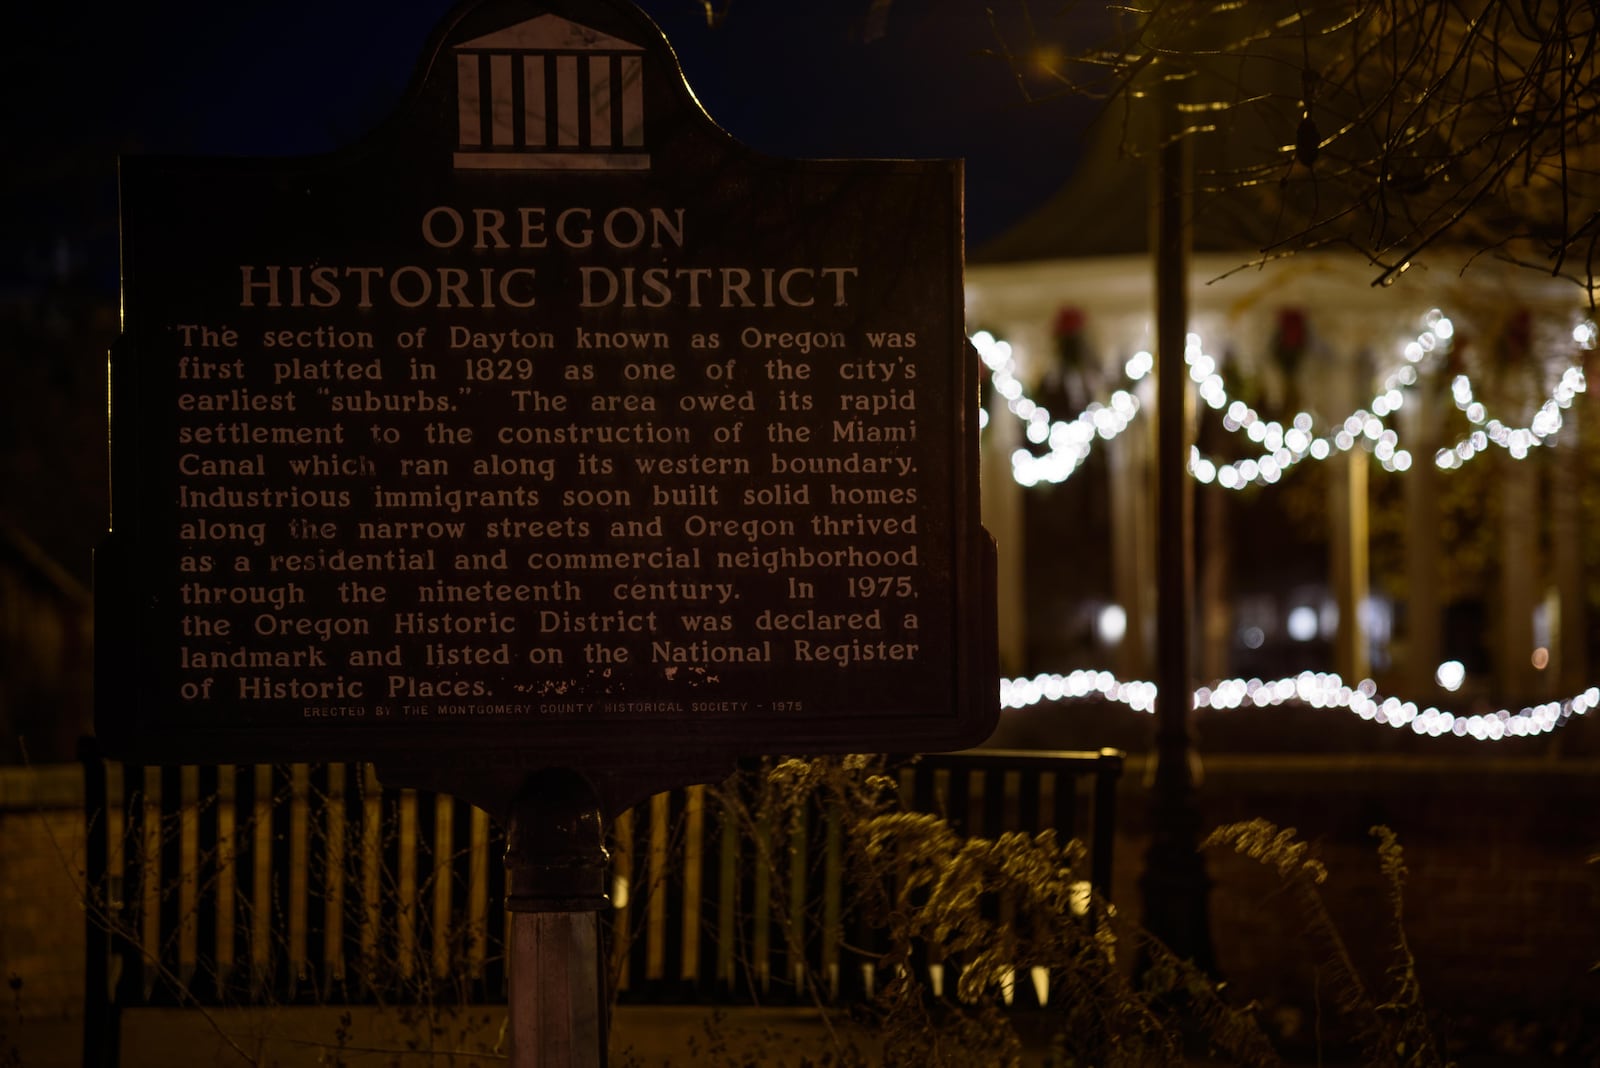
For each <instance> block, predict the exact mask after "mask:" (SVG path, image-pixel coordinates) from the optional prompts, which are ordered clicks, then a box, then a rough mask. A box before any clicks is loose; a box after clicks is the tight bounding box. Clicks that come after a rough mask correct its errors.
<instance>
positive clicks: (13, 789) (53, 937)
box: [0, 764, 84, 1018]
mask: <svg viewBox="0 0 1600 1068" xmlns="http://www.w3.org/2000/svg"><path fill="white" fill-rule="evenodd" d="M82 808H83V778H82V775H81V773H80V772H79V770H78V768H77V766H76V765H70V764H68V765H51V766H47V767H43V768H33V769H27V768H3V767H0V979H3V980H4V981H5V982H6V984H7V986H6V988H5V992H4V995H0V996H6V997H7V998H8V1000H10V1001H11V1006H12V1007H15V1008H16V1009H17V1010H20V1012H21V1014H22V1015H23V1016H24V1017H25V1018H45V1017H51V1016H61V1015H70V1014H75V1013H77V1012H78V1011H79V1009H80V1006H81V1004H82V999H83V952H84V938H83V927H84V925H83V910H82V908H81V907H79V902H80V901H81V900H82V896H81V889H80V888H81V887H82V885H83V856H84V832H83V813H82ZM19 984H20V985H19ZM13 992H14V996H13Z"/></svg>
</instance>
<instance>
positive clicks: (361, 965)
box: [84, 750, 1123, 1028]
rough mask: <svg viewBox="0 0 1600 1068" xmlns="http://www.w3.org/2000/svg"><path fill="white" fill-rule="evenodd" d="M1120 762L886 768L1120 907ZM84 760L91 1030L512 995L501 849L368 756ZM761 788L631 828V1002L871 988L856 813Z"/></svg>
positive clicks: (874, 942)
mask: <svg viewBox="0 0 1600 1068" xmlns="http://www.w3.org/2000/svg"><path fill="white" fill-rule="evenodd" d="M1122 763H1123V758H1122V754H1121V753H1120V752H1118V751H1115V750H1103V751H1101V752H1099V753H1045V752H1012V751H990V750H974V751H969V752H965V753H957V754H941V755H928V756H920V757H908V758H893V759H892V760H891V761H890V762H889V765H888V768H889V773H890V774H891V775H892V776H894V777H895V779H896V782H897V785H898V788H899V794H900V800H901V802H902V803H903V805H904V806H905V807H906V808H908V809H910V810H912V811H917V812H926V813H936V814H939V815H942V816H944V817H945V818H946V819H947V820H948V821H949V822H950V824H951V825H952V827H953V828H954V829H956V830H957V831H958V832H961V833H964V834H968V835H980V836H985V837H995V836H997V835H999V834H1000V833H1002V832H1005V831H1024V832H1030V833H1036V832H1038V831H1041V830H1044V829H1047V828H1054V829H1056V830H1057V831H1058V832H1059V834H1060V835H1061V837H1063V838H1067V837H1075V838H1079V839H1081V840H1083V841H1084V842H1085V843H1086V844H1087V848H1088V860H1089V871H1088V880H1087V881H1088V882H1089V883H1091V884H1092V885H1093V887H1094V889H1095V890H1096V891H1097V892H1098V895H1099V897H1100V898H1102V899H1108V898H1109V897H1110V893H1111V864H1112V841H1113V831H1114V824H1115V811H1116V809H1115V798H1116V786H1117V781H1118V778H1119V777H1120V775H1121V771H1122ZM84 769H85V794H84V797H85V809H86V816H87V820H88V832H89V833H88V851H87V854H86V855H87V862H88V864H87V866H88V871H87V873H86V874H87V876H88V886H89V888H90V892H89V900H88V902H87V906H88V907H87V915H88V958H87V965H88V970H87V984H88V991H87V998H86V1019H87V1020H88V1025H89V1026H90V1027H91V1028H92V1027H94V1026H96V1020H97V1019H98V1020H99V1021H100V1022H101V1023H102V1024H104V1023H105V1022H107V1021H108V1020H109V1021H110V1022H113V1023H114V1022H115V1015H114V1014H115V1012H116V1011H118V1010H119V1009H121V1008H123V1007H134V1006H143V1005H190V1004H208V1005H251V1004H275V1005H288V1004H359V1003H364V1002H392V1001H416V1000H422V999H434V1000H450V1001H453V1002H495V1001H500V1000H503V999H504V997H505V968H504V954H503V947H504V944H505V939H506V931H507V916H506V912H505V909H504V901H503V897H504V885H503V878H504V877H503V870H502V865H501V860H500V857H501V855H502V853H503V851H504V841H503V838H502V832H501V830H500V829H499V828H498V827H497V826H496V825H495V824H494V823H493V822H492V821H491V820H490V819H489V817H488V815H487V814H486V813H484V812H483V811H481V810H479V809H475V808H472V807H471V806H468V805H466V804H464V803H459V802H457V801H455V800H454V799H453V798H451V797H449V796H446V795H435V794H430V793H427V792H423V791H417V790H408V789H390V788H384V787H381V786H380V785H379V783H378V782H377V781H376V779H375V777H374V775H373V773H372V771H371V769H370V767H369V766H365V765H344V764H325V765H311V764H293V765H240V766H195V765H187V766H181V767H155V766H128V765H121V764H116V763H109V762H105V761H102V760H100V759H98V757H97V756H95V755H94V754H93V753H92V752H88V751H86V753H85V759H84ZM760 782H761V776H759V775H752V774H750V773H749V772H746V773H744V774H743V775H742V777H736V778H735V779H734V780H730V782H729V783H727V784H724V785H723V786H721V787H708V786H691V787H687V788H684V789H680V790H674V791H671V792H668V793H662V794H658V795H656V796H655V797H653V798H651V799H649V800H648V801H647V802H645V803H643V804H641V805H639V806H637V807H636V808H634V809H632V810H630V811H628V812H625V813H623V814H622V815H621V816H620V817H619V818H617V819H616V820H614V821H613V825H612V827H611V841H610V848H611V855H612V870H613V901H612V912H611V916H610V928H611V965H612V981H613V984H614V988H615V990H616V992H617V994H618V996H619V997H620V998H621V999H623V1000H642V1001H653V1002H664V1003H670V1002H706V1001H721V1002H733V1003H739V1002H746V1003H748V1002H751V1001H756V1002H763V1003H765V1002H784V1001H795V1000H800V999H804V1000H806V1001H810V1000H812V999H814V998H821V999H823V1000H849V999H855V998H860V997H863V996H870V994H871V993H872V991H873V989H874V985H875V982H876V975H875V970H876V968H877V965H876V963H875V957H874V953H875V950H876V949H877V948H878V947H880V946H881V945H882V932H880V931H875V930H873V929H872V928H871V926H870V924H868V923H867V921H866V919H865V918H864V917H863V915H862V914H861V911H860V910H859V909H857V908H856V905H855V901H854V894H853V888H852V886H851V882H850V873H849V871H848V864H847V861H846V850H845V843H844V839H843V817H844V813H842V812H841V811H840V810H839V806H838V802H831V803H824V802H823V801H820V800H818V799H816V798H815V797H814V798H812V799H811V800H809V801H808V802H807V803H805V804H800V805H795V804H786V803H785V799H783V798H781V797H775V796H773V794H772V792H771V791H770V789H769V790H767V791H766V793H765V795H764V796H763V795H761V787H760V786H759V783H760ZM741 784H742V786H741ZM741 789H742V790H743V793H740V792H739V791H740V790H741ZM926 963H927V964H928V966H929V967H930V968H934V969H935V973H934V974H935V985H936V986H937V985H938V983H937V964H938V962H937V961H929V962H926ZM1032 979H1033V981H1032V982H1022V983H1018V984H1017V986H1016V1001H1017V1003H1018V1004H1019V1005H1028V1004H1038V1003H1042V1002H1045V1001H1047V1000H1048V997H1049V991H1048V978H1047V977H1040V976H1033V977H1032Z"/></svg>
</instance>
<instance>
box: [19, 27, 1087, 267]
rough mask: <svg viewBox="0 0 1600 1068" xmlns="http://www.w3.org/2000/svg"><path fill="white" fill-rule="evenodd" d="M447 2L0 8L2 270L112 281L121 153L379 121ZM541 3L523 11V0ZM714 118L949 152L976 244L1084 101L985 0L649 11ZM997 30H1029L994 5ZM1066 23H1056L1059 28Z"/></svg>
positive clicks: (791, 141)
mask: <svg viewBox="0 0 1600 1068" xmlns="http://www.w3.org/2000/svg"><path fill="white" fill-rule="evenodd" d="M717 2H719V3H721V4H724V5H726V4H727V3H728V0H717ZM451 6H452V4H451V3H450V2H449V0H412V2H408V3H399V4H396V3H392V2H380V0H338V2H332V3H330V2H325V0H324V2H313V0H277V2H271V3H268V2H262V0H246V2H240V3H226V4H220V3H199V2H195V0H176V2H173V0H168V2H165V3H158V4H151V5H116V6H112V5H108V4H93V5H90V6H89V7H87V8H85V7H83V6H81V5H67V4H48V5H46V4H35V5H29V6H28V8H27V9H26V10H24V11H23V12H22V13H21V14H20V15H13V16H12V17H11V18H10V19H9V20H8V22H9V23H10V25H9V27H8V32H7V33H5V34H4V36H5V38H6V43H5V45H4V46H3V47H4V50H5V54H4V59H3V62H0V85H3V92H4V99H5V100H6V101H7V106H6V107H5V109H4V123H5V126H4V137H5V144H6V150H5V152H4V157H5V159H6V160H7V162H6V163H5V164H4V165H3V174H4V177H3V181H4V186H3V188H4V192H5V195H4V219H3V222H4V228H3V236H0V241H3V243H4V258H3V263H4V276H3V277H0V281H3V282H4V283H5V284H7V285H11V284H14V283H15V282H17V281H19V280H21V279H20V278H19V275H20V276H21V278H27V277H37V276H38V275H39V274H41V272H42V273H46V274H59V273H60V271H61V270H63V269H74V273H77V272H81V271H84V270H87V272H88V273H89V274H90V275H92V276H93V277H94V279H95V280H96V284H97V285H99V286H103V287H107V288H114V285H115V236H114V235H115V183H114V171H115V158H116V156H117V154H118V153H120V152H153V153H177V154H200V155H297V154H307V153H316V152H324V151H328V150H330V149H333V148H337V147H339V146H340V145H342V144H345V143H348V142H350V141H352V140H354V139H355V138H356V137H358V136H359V135H360V134H362V133H364V132H365V131H367V130H368V129H370V128H372V127H373V126H374V125H376V124H377V122H378V121H379V120H380V119H381V118H382V117H383V116H384V115H386V114H387V113H388V112H389V110H390V109H391V108H392V107H393V106H394V104H395V103H396V102H397V101H398V100H399V98H400V96H401V94H402V92H403V90H404V87H405V85H406V84H407V82H408V80H409V79H410V77H411V73H412V71H413V69H414V66H415V64H416V62H417V60H418V59H419V57H420V52H421V50H422V48H423V46H424V44H425V42H426V41H427V39H428V36H429V34H430V32H431V31H432V29H433V28H434V26H435V25H436V24H437V23H438V22H439V21H440V20H441V19H442V17H443V16H444V15H445V14H446V13H447V12H448V11H449V10H450V8H451ZM533 6H536V5H533ZM642 6H643V7H644V8H645V9H646V11H647V12H648V13H650V14H651V15H652V17H654V18H655V19H656V21H657V22H658V23H659V24H660V25H661V27H662V28H663V30H664V31H665V32H666V35H667V38H668V40H669V41H670V42H671V43H672V45H673V47H674V48H675V49H676V50H677V52H678V54H679V57H680V60H681V62H682V64H683V66H684V69H685V73H686V75H687V78H688V81H689V84H690V86H691V87H692V88H693V89H694V91H695V93H696V95H697V96H698V97H699V98H700V100H701V102H702V103H703V104H704V105H705V106H706V109H707V110H708V111H709V113H710V114H711V116H712V117H713V118H714V119H715V120H717V121H718V122H719V123H720V124H721V125H722V126H723V127H724V128H725V129H727V130H728V131H730V132H731V133H733V134H734V136H736V137H738V138H739V139H741V140H743V141H744V142H746V143H747V144H749V145H750V146H752V147H754V148H757V149H759V150H761V151H763V152H767V153H770V154H773V155H780V156H794V157H818V158H820V157H921V158H962V159H965V160H966V161H967V162H966V166H967V172H966V173H967V183H968V187H967V231H968V247H969V249H973V248H977V247H978V246H980V245H981V244H982V243H983V242H984V241H986V240H988V239H989V238H992V237H994V236H995V235H996V234H998V233H1000V232H1001V231H1003V230H1004V229H1005V228H1006V227H1008V226H1010V225H1012V224H1014V223H1016V222H1017V221H1018V220H1019V219H1020V218H1022V217H1023V216H1025V215H1026V214H1027V212H1028V211H1029V210H1030V209H1032V208H1033V207H1036V206H1037V205H1038V204H1039V203H1040V202H1041V201H1043V200H1044V199H1045V198H1046V197H1047V196H1048V195H1049V194H1050V193H1052V192H1053V191H1054V190H1055V189H1056V188H1058V187H1059V186H1060V185H1061V184H1062V182H1063V181H1064V179H1065V178H1066V176H1067V174H1068V173H1069V171H1070V169H1071V167H1072V164H1073V162H1074V161H1075V159H1076V155H1077V152H1078V148H1079V144H1080V139H1081V136H1082V132H1083V130H1084V128H1085V126H1086V125H1087V122H1088V119H1089V118H1090V117H1091V116H1092V115H1093V114H1094V106H1093V105H1092V104H1089V103H1086V102H1083V101H1072V100H1059V99H1058V100H1054V101H1049V102H1042V103H1041V102H1031V103H1030V102H1029V101H1028V100H1027V99H1025V97H1024V94H1023V93H1022V91H1021V90H1020V89H1019V87H1018V85H1017V82H1016V79H1015V77H1014V74H1013V72H1012V69H1011V68H1010V67H1009V66H1008V65H1007V63H1006V62H1004V61H1003V60H1002V59H1000V58H998V57H997V56H996V55H994V54H987V55H986V54H984V53H985V52H989V53H993V52H995V51H996V50H998V49H999V48H1000V47H1001V46H1002V42H1001V41H1000V40H997V37H996V32H995V30H994V29H993V28H991V23H990V21H989V18H988V17H987V16H986V15H985V13H984V11H983V7H984V4H983V3H981V2H980V0H894V2H893V3H891V4H890V5H889V7H888V9H887V12H886V13H884V12H879V13H878V14H877V15H874V13H873V12H872V7H873V4H872V0H806V2H804V3H779V2H777V0H732V4H731V7H729V9H728V12H727V16H726V18H725V19H723V20H722V22H721V24H720V25H719V26H717V27H715V28H713V27H709V26H708V25H707V23H706V18H705V14H704V10H703V7H702V5H701V4H700V3H699V2H698V0H646V2H645V3H644V4H643V5H642ZM999 19H1000V24H1001V26H1002V28H1003V29H1004V30H1005V31H1006V32H1007V35H1008V36H1007V42H1008V43H1011V44H1012V45H1013V47H1016V46H1017V44H1018V43H1020V42H1021V41H1022V39H1023V35H1022V32H1021V30H1020V29H1019V26H1020V23H1019V21H1018V19H1017V17H1016V15H1015V13H1014V12H1013V13H1012V14H1011V15H1005V14H1002V15H1001V16H1000V17H999ZM1057 32H1058V34H1059V33H1060V32H1061V31H1060V30H1059V28H1057Z"/></svg>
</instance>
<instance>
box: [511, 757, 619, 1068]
mask: <svg viewBox="0 0 1600 1068" xmlns="http://www.w3.org/2000/svg"><path fill="white" fill-rule="evenodd" d="M606 861H607V855H606V849H605V838H604V833H603V830H602V826H601V816H600V801H599V798H598V797H597V796H596V794H595V791H594V788H593V787H592V786H590V785H589V783H588V781H587V780H585V779H584V778H583V776H581V775H578V774H576V773H575V772H571V771H567V770H565V769H552V770H548V771H543V772H539V773H538V774H535V775H532V776H530V777H529V779H528V782H527V785H526V786H525V787H524V788H523V791H522V793H521V794H520V795H519V796H518V797H517V799H516V801H515V802H513V804H512V809H511V819H510V823H509V825H508V828H507V837H506V874H507V878H508V888H507V893H506V910H507V911H508V912H510V913H511V945H510V948H509V954H510V962H509V967H508V968H507V972H508V974H509V976H510V987H511V989H510V997H509V1002H510V1018H511V1022H510V1031H511V1064H512V1065H513V1068H600V1066H602V1065H604V1064H605V1034H606V1010H605V1006H606V991H605V984H604V982H603V981H602V978H601V974H602V973H601V959H602V958H601V949H602V947H601V938H600V920H599V912H600V910H601V909H604V908H605V907H606V906H607V905H608V904H609V897H608V896H607V894H606V877H607V874H608V872H607V867H606Z"/></svg>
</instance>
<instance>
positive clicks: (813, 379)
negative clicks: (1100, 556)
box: [98, 0, 996, 766]
mask: <svg viewBox="0 0 1600 1068" xmlns="http://www.w3.org/2000/svg"><path fill="white" fill-rule="evenodd" d="M428 57H429V58H428V59H427V60H426V62H425V63H424V64H423V66H422V70H421V73H420V74H419V76H418V82H417V85H416V86H415V87H414V90H413V93H412V95H411V98H410V99H409V100H408V102H407V103H406V104H405V105H404V106H403V107H402V108H401V109H400V111H399V113H398V114H397V115H396V116H395V118H394V119H393V120H392V121H391V122H390V123H389V124H388V125H387V126H386V127H385V128H383V129H381V130H380V131H378V132H377V133H376V134H374V135H373V136H372V137H370V138H369V139H368V140H366V141H365V142H363V143H361V144H358V145H356V146H354V147H352V148H349V149H346V150H344V151H341V152H339V153H337V154H335V155H333V156H329V157H325V158H316V159H304V160H212V159H203V160H202V159H130V160H125V161H124V163H123V169H122V214H123V224H122V225H123V247H124V252H123V257H124V259H123V274H124V309H125V322H124V338H123V342H122V344H121V347H120V348H119V350H118V351H117V353H116V354H115V357H114V361H113V406H112V444H113V500H114V512H113V533H112V537H111V539H110V541H109V542H108V546H107V549H106V551H105V552H104V553H103V554H102V557H101V560H100V564H99V577H98V588H99V598H100V600H99V610H100V619H101V625H100V639H99V640H100V644H101V648H102V655H103V661H102V670H101V677H100V680H99V686H100V693H101V702H100V710H99V719H98V726H99V730H100V732H101V734H102V736H104V737H105V738H106V740H107V742H108V744H109V746H110V747H111V748H112V749H113V750H115V751H119V752H122V753H126V754H130V755H138V756H142V757H145V758H157V759H163V760H173V759H203V760H223V759H227V760H251V759H264V758H269V757H273V758H300V759H335V758H358V757H360V758H367V757H373V756H382V755H384V754H390V755H392V754H397V753H412V754H416V753H419V752H426V753H434V754H451V753H453V754H457V755H460V754H463V753H465V754H480V753H483V754H488V753H501V754H507V753H509V754H515V759H517V760H519V761H522V762H524V763H526V762H527V761H528V760H530V759H532V760H536V761H539V762H543V763H561V762H564V761H565V762H570V763H572V764H574V765H575V766H584V765H592V764H594V763H596V762H597V760H599V759H600V758H599V757H598V756H597V754H599V753H601V752H606V753H611V754H615V753H622V754H632V756H633V757H634V758H635V759H648V758H649V756H650V755H651V754H653V753H663V752H669V751H677V750H681V749H683V748H685V747H690V748H696V749H698V750H701V751H704V752H708V753H716V754H733V753H754V752H776V751H787V752H800V751H824V750H834V751H837V750H844V749H858V750H859V749H870V748H896V749H907V748H940V747H942V748H948V747H952V746H959V745H964V744H972V743H974V742H976V741H978V740H980V739H981V738H982V737H983V736H984V735H985V734H986V733H987V731H988V729H989V727H990V725H991V724H992V720H993V715H994V710H995V704H996V679H995V671H994V667H993V663H992V655H993V652H992V646H993V637H992V631H991V627H992V613H993V600H992V598H993V594H992V591H991V590H990V589H988V588H987V583H986V582H985V581H984V578H983V571H984V560H985V543H984V536H983V535H982V533H981V531H980V529H979V526H978V520H977V486H976V428H975V417H976V414H977V411H976V406H977V385H976V379H975V374H976V366H975V362H974V361H973V360H972V359H971V358H970V357H969V355H968V354H967V352H966V350H965V342H964V337H963V333H962V302H961V266H962V264H961V234H960V173H959V167H958V165H957V164H955V163H949V162H882V161H848V162H796V161H788V160H776V159H770V158H766V157H762V156H759V155H757V154H755V153H752V152H751V151H750V150H748V149H746V148H744V147H743V146H741V145H739V144H737V143H736V142H734V141H732V140H731V139H730V138H729V137H727V135H726V134H724V133H722V132H721V131H720V130H718V129H717V128H716V127H715V126H714V125H713V124H712V123H711V122H710V121H708V120H707V119H706V117H705V116H704V115H703V113H701V112H700V111H699V109H698V106H697V105H696V104H695V103H694V102H693V100H692V98H691V97H690V95H689V94H688V93H687V91H686V89H685V87H684V85H683V83H682V80H681V76H680V75H679V73H678V71H677V67H676V63H675V61H674V59H673V57H672V55H671V53H670V51H669V50H668V49H667V47H666V45H665V43H664V41H663V40H662V38H661V36H660V33H659V31H658V30H657V29H656V28H655V27H654V26H653V25H652V24H651V23H650V22H649V21H648V20H647V19H645V18H644V17H643V16H642V15H640V14H639V13H638V12H637V11H636V10H634V9H633V8H632V7H631V6H626V5H621V4H614V3H610V2H594V3H576V2H574V3H549V4H538V5H530V4H528V3H524V2H509V0H505V2H501V0H489V2H483V3H478V4H476V5H469V6H467V7H466V8H465V9H464V10H463V11H462V12H461V13H460V14H459V15H458V16H457V17H456V18H455V19H454V20H453V21H451V22H450V23H449V24H448V25H447V26H446V27H445V28H444V29H443V30H442V31H441V32H440V34H439V35H438V36H437V38H436V40H435V42H434V43H433V45H432V46H431V47H430V51H429V53H428ZM751 91H753V92H754V91H759V90H758V89H757V88H755V87H753V88H752V90H751ZM774 91H776V90H774Z"/></svg>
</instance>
